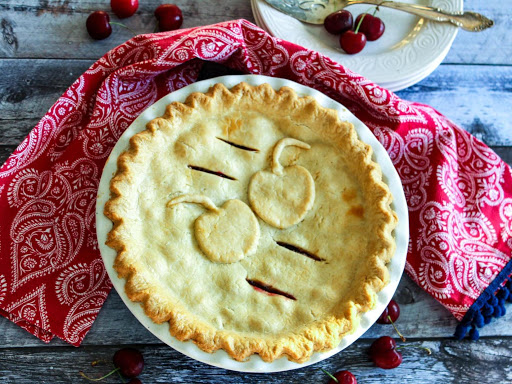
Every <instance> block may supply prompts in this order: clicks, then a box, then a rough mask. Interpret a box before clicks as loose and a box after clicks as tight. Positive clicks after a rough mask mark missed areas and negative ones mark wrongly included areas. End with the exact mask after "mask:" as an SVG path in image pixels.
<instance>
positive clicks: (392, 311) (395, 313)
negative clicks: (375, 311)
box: [377, 300, 400, 324]
mask: <svg viewBox="0 0 512 384" xmlns="http://www.w3.org/2000/svg"><path fill="white" fill-rule="evenodd" d="M388 316H389V317H388ZM399 316H400V307H399V306H398V303H397V302H396V301H395V300H391V301H390V302H389V304H388V306H387V307H386V309H385V310H384V312H382V314H381V315H380V317H379V318H378V319H377V323H379V324H391V322H395V321H397V320H398V317H399ZM390 318H391V321H390Z"/></svg>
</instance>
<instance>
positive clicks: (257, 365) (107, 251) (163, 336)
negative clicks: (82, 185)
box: [96, 75, 409, 373]
mask: <svg viewBox="0 0 512 384" xmlns="http://www.w3.org/2000/svg"><path fill="white" fill-rule="evenodd" d="M242 81H245V82H247V83H249V84H251V85H258V84H263V83H268V84H270V85H271V86H272V87H274V89H279V88H281V87H282V86H289V87H291V88H293V89H294V90H295V91H296V92H297V93H298V94H299V95H301V96H306V95H310V96H313V97H315V98H316V100H317V101H318V102H319V103H320V104H322V105H323V106H325V107H328V108H333V109H335V110H337V111H338V113H339V114H340V117H341V118H342V119H343V120H348V121H350V122H351V123H352V124H354V126H355V128H356V131H357V133H358V135H359V137H360V138H361V140H363V141H364V142H366V143H367V144H370V145H371V146H372V148H373V151H374V156H373V158H374V160H375V161H377V162H378V163H379V164H380V166H381V168H382V172H383V176H384V179H385V180H386V182H387V183H388V185H389V187H390V189H391V192H392V194H393V197H394V201H393V205H392V206H393V209H394V210H395V212H396V213H397V215H398V218H399V223H398V226H397V228H396V230H395V239H396V245H397V247H396V252H395V255H394V257H393V259H392V260H391V262H390V263H389V265H388V268H389V271H390V282H389V284H388V285H387V286H386V287H385V288H384V289H383V290H382V291H381V292H379V293H378V294H377V305H376V308H374V309H373V310H371V311H369V312H366V313H365V314H363V315H362V316H361V319H360V323H359V327H358V328H357V329H356V330H355V331H354V333H352V334H350V335H347V336H345V337H344V338H343V340H342V342H341V343H340V345H339V346H338V347H337V348H334V349H333V350H331V351H328V352H316V353H314V354H313V356H312V357H311V359H310V360H309V361H307V362H306V363H303V364H297V363H293V362H290V361H288V360H287V359H286V358H285V357H283V358H280V359H278V360H275V361H273V362H272V363H266V362H264V361H263V360H261V358H260V357H259V356H257V355H253V356H251V357H250V358H249V360H248V361H246V362H238V361H235V360H233V359H231V358H230V357H229V356H228V354H227V353H226V352H224V351H223V350H219V351H216V352H214V353H212V354H209V353H206V352H203V351H202V350H200V349H199V348H198V347H196V345H195V344H193V343H192V342H181V341H178V340H177V339H175V338H174V337H172V336H171V334H170V333H169V327H168V325H167V323H164V324H155V323H153V321H152V320H151V319H150V318H149V317H147V316H146V315H145V314H144V311H143V309H142V307H141V306H140V305H139V304H138V303H134V302H132V301H131V300H130V299H129V298H128V296H127V295H126V293H125V290H124V285H125V280H124V279H120V278H119V277H118V276H117V273H116V271H115V270H114V268H113V261H114V258H115V256H116V252H115V251H114V250H113V249H111V248H109V247H107V246H106V245H105V241H106V238H107V233H108V232H109V231H110V229H111V228H112V222H111V221H110V220H109V219H108V218H107V217H105V216H104V215H103V208H104V206H105V203H106V202H107V200H108V199H109V197H110V190H109V187H110V180H111V178H112V176H113V175H114V174H115V172H116V169H117V158H118V156H119V154H120V153H121V152H122V151H123V150H125V149H126V148H127V147H128V141H129V139H130V137H132V136H133V135H134V134H135V133H137V132H140V131H142V130H143V129H145V126H146V123H147V122H149V121H150V120H152V119H154V118H155V117H158V116H161V115H163V113H164V111H165V107H166V106H167V104H169V103H171V102H173V101H184V100H185V99H186V97H187V96H188V95H189V94H190V93H192V92H206V91H208V89H209V88H210V87H211V86H213V85H214V84H216V83H222V84H224V85H225V86H226V87H228V88H231V87H233V86H234V85H236V84H238V83H240V82H242ZM96 232H97V237H98V244H99V249H100V252H101V257H102V259H103V262H104V263H105V267H106V270H107V273H108V275H109V277H110V280H111V281H112V284H113V285H114V288H115V289H116V291H117V292H118V294H119V296H120V297H121V299H122V300H123V302H124V303H125V304H126V306H127V308H128V309H129V310H130V311H131V312H132V314H133V315H134V316H135V317H136V318H137V319H138V320H139V322H140V323H141V324H142V325H143V326H144V327H145V328H146V329H148V330H149V331H150V332H151V333H152V334H153V335H155V336H156V337H157V338H158V339H160V340H161V341H162V342H164V343H165V344H167V345H169V346H170V347H172V348H174V349H175V350H177V351H179V352H181V353H183V354H184V355H186V356H189V357H191V358H193V359H195V360H198V361H201V362H203V363H206V364H209V365H212V366H215V367H220V368H224V369H229V370H233V371H239V372H254V373H268V372H280V371H288V370H292V369H298V368H303V367H306V366H308V365H311V364H314V363H317V362H319V361H322V360H324V359H326V358H328V357H330V356H332V355H334V354H336V353H338V352H340V351H341V350H343V349H344V348H346V347H348V346H349V345H350V344H352V343H353V342H354V341H356V340H357V339H358V338H359V337H360V336H361V335H363V334H364V333H365V332H366V331H367V330H368V328H370V327H371V325H372V324H373V323H374V322H375V321H376V320H377V318H378V317H379V315H380V314H381V313H382V311H383V310H384V308H385V307H386V306H387V303H388V302H389V301H390V300H391V298H392V297H393V294H394V292H395V291H396V289H397V287H398V283H399V282H400V279H401V276H402V273H403V270H404V267H405V258H406V255H407V244H408V241H409V224H408V211H407V204H406V201H405V196H404V192H403V189H402V183H401V181H400V178H399V176H398V174H397V172H396V170H395V167H394V166H393V163H392V162H391V159H390V158H389V156H388V154H387V152H386V150H385V149H384V147H383V146H382V145H381V144H380V143H379V141H378V140H377V139H376V138H375V136H374V135H373V134H372V133H371V131H370V130H369V128H368V127H366V126H365V125H364V124H363V123H362V122H361V121H360V120H358V119H357V118H356V117H355V116H354V115H353V114H352V113H350V112H349V111H348V110H347V109H346V108H345V107H343V105H341V104H339V103H338V102H336V101H334V100H332V99H331V98H329V97H327V96H325V95H324V94H322V93H320V92H319V91H316V90H314V89H312V88H309V87H306V86H304V85H301V84H298V83H295V82H292V81H289V80H285V79H281V78H274V77H267V76H260V75H236V76H222V77H217V78H213V79H208V80H203V81H199V82H196V83H193V84H190V85H188V86H186V87H184V88H182V89H180V90H178V91H175V92H172V93H170V94H168V95H167V96H164V97H163V98H161V99H160V100H159V101H157V102H156V103H155V104H153V105H152V106H150V107H149V108H147V109H146V110H145V111H144V112H142V114H141V115H140V116H139V117H138V118H137V119H136V120H135V121H134V122H133V123H132V124H131V125H130V126H129V127H128V128H127V129H126V131H125V132H124V133H123V135H122V136H121V137H120V138H119V141H118V142H117V144H116V145H115V147H114V149H113V150H112V152H111V154H110V156H109V158H108V159H107V162H106V164H105V167H104V169H103V173H102V176H101V180H100V185H99V189H98V197H97V200H96Z"/></svg>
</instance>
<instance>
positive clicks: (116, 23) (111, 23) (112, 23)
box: [109, 21, 137, 36]
mask: <svg viewBox="0 0 512 384" xmlns="http://www.w3.org/2000/svg"><path fill="white" fill-rule="evenodd" d="M109 24H110V25H117V26H118V27H123V28H126V29H127V30H129V31H130V32H131V33H133V35H134V36H136V35H137V33H136V32H135V31H134V30H133V29H131V28H130V27H127V26H126V25H124V24H122V23H118V22H117V21H109Z"/></svg>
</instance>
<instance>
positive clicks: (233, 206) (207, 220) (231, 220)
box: [167, 195, 260, 263]
mask: <svg viewBox="0 0 512 384" xmlns="http://www.w3.org/2000/svg"><path fill="white" fill-rule="evenodd" d="M181 203H192V204H199V205H202V206H203V207H204V208H206V209H207V210H208V212H206V213H203V214H202V215H201V216H199V217H198V218H197V219H196V221H195V222H194V232H195V238H196V240H197V243H198V244H199V248H200V249H201V251H202V252H203V253H204V254H205V255H206V257H208V259H210V260H211V261H213V262H215V263H234V262H237V261H240V260H242V259H243V258H244V257H245V256H247V255H250V254H252V253H254V252H255V251H256V248H257V247H258V240H259V238H260V226H259V223H258V219H256V216H254V213H253V212H252V210H251V208H249V206H248V205H247V204H245V203H244V202H243V201H241V200H237V199H233V200H228V201H226V202H225V203H224V205H222V207H221V208H218V207H217V206H216V205H215V204H214V203H213V202H212V201H211V200H210V199H209V198H208V197H206V196H203V195H181V196H178V197H176V198H174V199H172V200H171V201H169V202H168V203H167V206H168V207H172V206H174V205H177V204H181Z"/></svg>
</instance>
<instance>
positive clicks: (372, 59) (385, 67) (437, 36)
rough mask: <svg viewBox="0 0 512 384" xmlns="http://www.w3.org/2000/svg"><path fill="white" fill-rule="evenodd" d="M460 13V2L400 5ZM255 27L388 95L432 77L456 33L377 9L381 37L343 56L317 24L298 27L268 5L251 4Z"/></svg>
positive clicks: (358, 8)
mask: <svg viewBox="0 0 512 384" xmlns="http://www.w3.org/2000/svg"><path fill="white" fill-rule="evenodd" d="M401 1H403V2H409V3H414V4H421V5H430V6H434V7H438V8H442V9H444V10H447V11H451V12H461V11H462V8H463V0H401ZM251 3H252V10H253V14H254V18H255V20H256V23H257V24H258V25H259V26H260V27H261V28H263V29H265V30H266V31H267V32H269V33H270V34H271V35H273V36H276V37H279V38H281V39H283V40H287V41H290V42H292V43H295V44H298V45H301V46H303V47H305V48H309V49H312V50H315V51H317V52H320V53H322V54H324V55H325V56H327V57H329V58H331V59H333V60H334V61H336V62H338V63H340V64H342V65H344V66H345V67H346V68H348V69H350V70H351V71H353V72H357V73H359V74H361V75H363V76H365V77H366V78H368V79H370V80H371V81H373V82H375V83H377V84H379V85H381V86H382V87H384V88H387V89H389V90H391V91H398V90H401V89H404V88H407V87H409V86H411V85H413V84H416V83H417V82H419V81H420V80H422V79H424V78H425V77H426V76H428V75H429V74H430V73H432V72H433V71H434V70H435V69H436V68H437V66H438V65H439V64H441V62H442V61H443V59H444V58H445V56H446V54H447V53H448V51H449V50H450V47H451V45H452V42H453V40H454V39H455V36H456V35H457V30H458V28H457V27H455V26H453V25H451V24H448V23H435V22H431V21H427V20H424V19H421V18H419V17H417V16H413V15H410V14H408V13H405V12H401V11H396V10H393V9H390V8H384V7H381V8H380V10H379V12H378V13H377V14H376V16H378V17H380V18H381V19H382V20H383V21H384V24H385V26H386V29H385V32H384V34H383V35H382V37H381V38H380V39H378V40H376V41H369V42H368V43H367V44H366V47H365V48H364V50H363V51H361V52H360V53H358V54H355V55H348V54H346V53H345V52H344V51H343V50H342V49H341V48H340V45H339V37H338V36H334V35H331V34H329V33H327V31H326V30H325V29H324V27H323V26H322V25H311V24H306V23H302V22H300V21H298V20H296V19H294V18H292V17H290V16H288V15H285V14H284V13H281V12H280V11H278V10H277V9H275V8H273V7H271V6H270V5H268V4H267V3H266V2H265V1H264V0H251ZM374 9H375V7H372V6H369V5H365V4H361V5H353V6H350V7H348V8H347V10H349V11H350V12H352V14H353V15H354V19H355V17H356V16H357V15H359V14H360V13H364V12H369V13H372V12H373V10H374Z"/></svg>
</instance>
